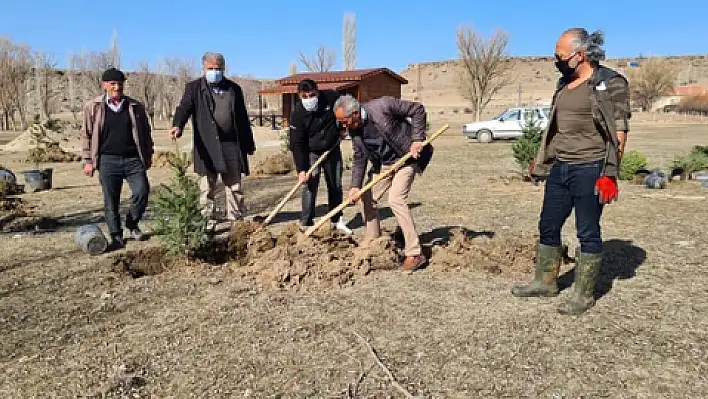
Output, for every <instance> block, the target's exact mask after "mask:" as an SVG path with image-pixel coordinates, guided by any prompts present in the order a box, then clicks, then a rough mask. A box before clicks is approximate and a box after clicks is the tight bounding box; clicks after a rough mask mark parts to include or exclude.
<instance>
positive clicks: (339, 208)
mask: <svg viewBox="0 0 708 399" xmlns="http://www.w3.org/2000/svg"><path fill="white" fill-rule="evenodd" d="M449 127H450V125H448V124H445V125H444V126H443V127H441V128H440V130H438V131H437V132H435V133H433V134H432V135H431V136H430V137H428V138H427V139H426V140H425V141H424V142H423V147H425V146H426V145H428V144H430V142H432V141H433V140H435V139H436V138H438V136H440V135H441V134H443V133H445V131H446V130H447V128H449ZM410 157H411V154H410V152H409V153H408V154H406V155H404V156H403V157H402V158H401V159H399V160H398V161H396V163H394V164H393V165H392V166H391V168H390V169H388V170H386V171H385V172H383V173H380V174H379V175H378V176H376V177H375V178H374V179H373V180H371V181H370V182H369V183H367V184H366V185H365V186H364V187H362V188H361V190H359V194H360V195H361V194H364V193H365V192H367V191H369V190H371V189H372V188H373V187H374V186H375V185H376V184H378V183H379V182H380V181H381V180H383V179H385V178H387V177H388V176H390V175H391V174H393V173H394V172H395V171H396V170H398V169H399V168H400V167H401V166H403V165H404V164H405V163H406V162H407V161H408V159H410ZM351 203H352V200H351V199H350V198H347V199H346V200H344V201H342V203H341V204H339V206H337V207H336V208H334V209H332V210H331V211H329V213H328V214H326V215H325V216H323V217H321V218H320V219H319V220H318V221H317V223H315V225H314V226H312V227H310V228H309V229H307V231H305V235H306V236H310V235H311V234H312V233H314V232H315V231H317V229H319V228H320V227H322V225H323V224H325V223H326V222H327V221H328V220H330V219H331V218H332V217H333V216H334V215H335V214H336V213H337V212H340V211H342V210H343V209H344V208H346V207H348V206H349V205H350V204H351Z"/></svg>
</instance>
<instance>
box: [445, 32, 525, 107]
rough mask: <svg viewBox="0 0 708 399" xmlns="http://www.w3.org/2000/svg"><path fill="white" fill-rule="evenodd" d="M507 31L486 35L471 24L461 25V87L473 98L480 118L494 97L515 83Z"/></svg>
mask: <svg viewBox="0 0 708 399" xmlns="http://www.w3.org/2000/svg"><path fill="white" fill-rule="evenodd" d="M508 43H509V38H508V36H507V34H506V33H505V32H503V31H497V32H495V33H494V34H493V35H492V36H491V37H490V38H488V39H487V38H485V37H483V36H482V35H480V34H479V33H478V32H476V31H474V29H472V28H471V27H464V26H463V27H460V28H459V29H457V50H458V53H459V63H458V71H457V72H458V79H459V85H458V90H459V92H460V94H461V95H462V97H464V98H465V99H467V100H469V101H470V103H471V105H472V111H473V113H474V115H475V118H476V120H477V121H479V119H480V118H481V116H482V112H484V109H485V108H486V107H487V105H488V104H489V102H490V101H491V100H492V98H493V97H494V96H495V95H496V94H497V93H499V91H500V90H501V89H502V88H504V87H505V86H506V85H508V84H509V83H511V80H512V79H511V76H510V75H509V73H508V72H509V70H510V69H511V68H512V64H511V60H510V59H509V58H508V57H507V56H506V48H507V45H508Z"/></svg>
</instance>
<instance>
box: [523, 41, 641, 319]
mask: <svg viewBox="0 0 708 399" xmlns="http://www.w3.org/2000/svg"><path fill="white" fill-rule="evenodd" d="M603 43H604V39H603V36H602V33H601V32H595V33H593V34H588V32H587V31H586V30H585V29H582V28H573V29H569V30H567V31H565V32H564V33H563V34H562V35H561V37H560V39H558V42H557V43H556V52H555V56H556V67H557V68H558V70H559V72H560V73H561V74H562V77H561V79H560V81H559V83H558V86H557V89H556V92H555V94H554V96H553V103H552V105H551V115H550V123H549V125H548V128H547V130H546V132H545V133H544V135H543V138H542V140H541V147H540V148H539V151H538V154H537V156H536V160H535V162H534V163H533V164H532V165H531V168H530V170H529V176H530V177H531V179H534V180H537V179H545V180H546V185H545V194H544V198H543V207H542V210H541V219H540V222H539V233H540V243H539V248H538V259H537V263H536V276H535V278H534V280H533V282H531V283H530V284H528V285H524V286H517V287H514V288H513V289H512V294H513V295H515V296H519V297H530V296H556V295H558V285H557V278H558V273H559V268H560V264H561V258H562V250H561V229H562V228H563V225H564V224H565V221H566V219H567V218H568V216H569V215H570V213H571V211H572V210H573V209H575V224H576V226H577V236H578V240H579V241H580V248H579V251H578V253H577V256H576V265H575V284H574V285H573V292H572V293H571V294H570V297H569V298H568V300H567V301H566V302H564V303H562V304H561V305H560V306H559V308H558V311H559V312H560V313H562V314H581V313H584V312H585V311H587V310H588V309H589V308H590V307H592V306H593V305H594V304H595V298H594V290H595V285H596V283H597V280H598V278H599V274H600V263H601V261H602V236H601V232H600V217H601V215H602V209H603V205H604V204H608V203H610V202H611V201H613V200H614V199H616V198H617V193H618V188H617V176H618V174H619V169H620V161H621V160H622V153H623V152H624V146H625V144H626V143H627V132H628V131H629V119H630V117H631V112H630V106H629V90H628V84H627V80H626V79H625V78H624V77H623V76H622V75H620V74H619V73H617V72H615V71H613V70H611V69H609V68H607V67H604V66H602V65H600V61H601V60H602V59H604V55H605V52H604V50H603V49H602V47H601V46H602V44H603Z"/></svg>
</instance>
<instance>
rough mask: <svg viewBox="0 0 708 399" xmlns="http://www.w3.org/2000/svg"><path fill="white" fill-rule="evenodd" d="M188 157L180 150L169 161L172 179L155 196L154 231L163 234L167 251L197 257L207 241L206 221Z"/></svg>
mask: <svg viewBox="0 0 708 399" xmlns="http://www.w3.org/2000/svg"><path fill="white" fill-rule="evenodd" d="M175 146H176V144H175ZM188 158H189V157H188V155H187V154H183V153H181V151H180V150H179V147H177V149H176V152H175V155H174V156H173V157H171V159H170V167H171V168H172V171H173V173H174V175H173V177H172V180H171V182H170V183H169V184H168V185H162V186H160V187H161V188H160V189H159V190H158V192H157V194H156V195H155V216H156V219H157V226H156V229H155V232H156V233H157V234H160V235H161V238H162V240H163V242H164V243H165V246H166V247H167V251H168V252H170V253H172V254H184V255H185V256H190V255H194V253H195V252H196V251H197V250H199V249H200V248H201V247H202V246H203V245H204V244H205V243H206V241H207V232H206V224H207V219H206V218H205V217H204V215H202V212H201V211H202V209H201V206H200V205H199V184H198V183H197V181H196V179H194V178H193V177H192V176H189V175H187V168H188V165H189V161H188Z"/></svg>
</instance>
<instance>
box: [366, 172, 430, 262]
mask: <svg viewBox="0 0 708 399" xmlns="http://www.w3.org/2000/svg"><path fill="white" fill-rule="evenodd" d="M386 169H387V167H386V166H383V167H382V169H381V172H384V171H385V170H386ZM374 178H376V175H373V176H371V179H369V181H371V180H372V179H374ZM414 178H415V169H413V166H410V165H407V166H403V167H402V168H400V169H399V170H397V171H396V172H395V173H393V174H392V175H390V176H388V177H387V178H385V179H383V180H381V181H380V182H378V183H377V184H376V185H375V186H374V187H373V188H372V189H371V190H369V191H367V192H366V193H364V194H362V196H361V202H362V205H363V208H364V209H363V212H364V220H365V222H366V238H367V239H371V238H376V237H379V236H380V235H381V225H380V223H379V215H378V208H377V204H378V202H379V201H380V200H381V198H382V197H383V195H384V193H385V192H386V190H388V205H389V206H390V207H391V210H392V211H393V214H394V215H395V216H396V221H397V222H398V225H399V226H400V227H401V230H402V231H403V237H404V239H405V241H406V244H405V248H404V253H405V255H406V256H417V255H420V254H421V248H420V238H419V237H418V232H417V231H416V229H415V223H414V222H413V215H411V210H410V208H408V203H407V201H408V193H409V192H410V191H411V186H412V185H413V179H414Z"/></svg>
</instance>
